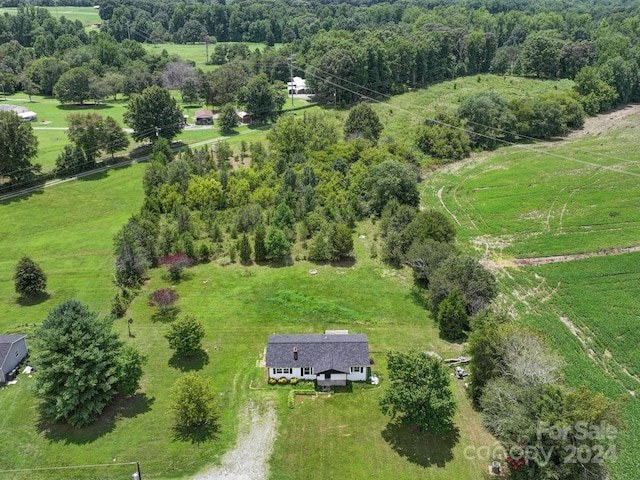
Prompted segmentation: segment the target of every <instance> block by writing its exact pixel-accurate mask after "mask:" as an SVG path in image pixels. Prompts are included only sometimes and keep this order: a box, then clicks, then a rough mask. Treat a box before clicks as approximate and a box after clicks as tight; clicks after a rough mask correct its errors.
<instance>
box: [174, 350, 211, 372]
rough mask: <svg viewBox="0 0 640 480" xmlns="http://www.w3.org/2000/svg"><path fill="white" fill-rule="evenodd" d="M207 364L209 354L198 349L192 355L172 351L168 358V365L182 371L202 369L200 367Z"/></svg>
mask: <svg viewBox="0 0 640 480" xmlns="http://www.w3.org/2000/svg"><path fill="white" fill-rule="evenodd" d="M208 364H209V354H208V353H207V352H205V351H204V350H200V351H199V352H198V353H196V354H194V355H189V356H188V357H185V356H181V355H178V354H177V353H174V354H173V356H172V357H171V358H170V359H169V366H170V367H171V368H175V369H176V370H180V371H182V372H190V371H192V370H202V367H204V366H205V365H208Z"/></svg>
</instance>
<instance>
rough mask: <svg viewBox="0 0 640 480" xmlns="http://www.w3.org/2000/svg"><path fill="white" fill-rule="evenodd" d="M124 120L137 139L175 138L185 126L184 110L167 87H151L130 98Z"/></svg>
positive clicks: (153, 140)
mask: <svg viewBox="0 0 640 480" xmlns="http://www.w3.org/2000/svg"><path fill="white" fill-rule="evenodd" d="M124 121H125V123H126V124H127V125H129V126H130V127H131V128H133V130H134V132H133V138H134V139H135V140H136V141H141V140H144V139H147V140H151V141H152V142H155V141H156V140H157V139H158V138H166V139H167V140H171V139H173V137H175V136H176V135H177V134H178V133H180V132H181V131H182V129H183V127H184V118H183V116H182V110H181V109H180V107H178V104H177V102H176V101H175V99H173V98H172V97H171V94H170V93H169V90H167V89H166V88H162V87H158V86H153V87H149V88H147V89H145V90H143V92H142V93H141V94H139V95H134V96H132V97H131V98H130V99H129V103H128V104H127V111H126V112H125V114H124Z"/></svg>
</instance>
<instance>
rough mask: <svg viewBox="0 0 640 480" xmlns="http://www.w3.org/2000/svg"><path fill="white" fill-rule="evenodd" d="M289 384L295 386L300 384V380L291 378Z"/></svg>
mask: <svg viewBox="0 0 640 480" xmlns="http://www.w3.org/2000/svg"><path fill="white" fill-rule="evenodd" d="M289 383H290V384H291V385H295V384H296V383H298V379H297V378H296V377H293V378H291V379H290V380H289Z"/></svg>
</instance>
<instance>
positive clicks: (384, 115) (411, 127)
mask: <svg viewBox="0 0 640 480" xmlns="http://www.w3.org/2000/svg"><path fill="white" fill-rule="evenodd" d="M572 87H573V81H572V80H559V81H550V80H538V79H533V78H524V77H509V76H498V75H475V76H472V77H461V78H456V79H455V80H451V81H447V82H442V83H439V84H437V85H432V86H430V87H429V88H424V89H419V90H415V91H412V92H408V93H405V94H403V95H396V96H393V97H388V98H383V99H381V100H382V101H381V102H380V103H374V104H372V107H373V108H374V110H376V112H377V113H378V115H379V116H380V120H381V121H382V123H384V125H385V128H384V130H383V132H382V136H381V139H382V140H385V139H390V140H394V141H399V142H406V143H413V142H414V138H415V132H416V130H417V128H418V127H419V126H421V125H423V124H424V122H425V120H426V119H427V118H433V117H434V115H435V114H436V112H439V111H444V112H446V113H449V114H455V112H456V110H457V109H458V107H459V106H460V104H461V103H462V102H464V101H465V100H466V99H467V98H469V97H471V96H472V95H474V94H476V93H479V92H484V91H495V92H497V93H499V94H500V95H501V96H503V97H504V98H505V99H506V100H511V99H513V98H537V97H539V96H541V95H552V94H555V93H561V92H565V91H568V90H571V88H572Z"/></svg>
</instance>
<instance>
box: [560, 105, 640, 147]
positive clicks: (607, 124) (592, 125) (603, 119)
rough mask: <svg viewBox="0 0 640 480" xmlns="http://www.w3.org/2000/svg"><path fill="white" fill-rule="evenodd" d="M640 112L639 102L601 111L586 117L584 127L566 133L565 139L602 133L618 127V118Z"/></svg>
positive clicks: (621, 118)
mask: <svg viewBox="0 0 640 480" xmlns="http://www.w3.org/2000/svg"><path fill="white" fill-rule="evenodd" d="M636 113H640V104H633V105H625V106H624V107H620V108H618V109H616V110H613V111H612V112H609V113H603V114H602V115H597V116H595V117H587V119H585V121H584V127H582V128H581V129H580V130H573V131H572V132H570V133H569V135H567V137H566V140H575V139H577V138H580V137H584V136H586V135H602V134H603V133H607V132H608V131H609V130H613V129H614V128H618V127H619V126H620V120H623V119H625V118H627V117H629V116H631V115H635V114H636Z"/></svg>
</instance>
